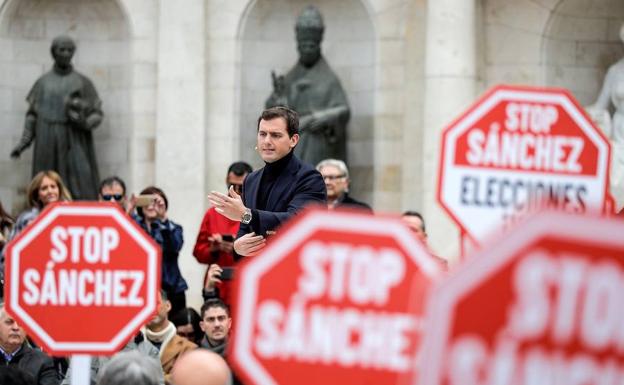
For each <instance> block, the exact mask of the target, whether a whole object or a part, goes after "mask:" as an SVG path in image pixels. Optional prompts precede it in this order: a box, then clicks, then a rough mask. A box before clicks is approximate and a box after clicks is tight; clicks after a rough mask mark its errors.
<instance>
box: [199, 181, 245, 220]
mask: <svg viewBox="0 0 624 385" xmlns="http://www.w3.org/2000/svg"><path fill="white" fill-rule="evenodd" d="M208 200H209V201H210V204H212V205H213V206H214V207H215V210H217V212H218V213H219V214H221V215H223V216H225V217H227V218H229V219H231V220H233V221H238V222H240V220H241V218H242V217H243V213H244V212H245V209H246V207H245V205H244V204H243V200H242V199H241V197H240V195H238V194H237V193H236V191H234V188H233V187H230V189H229V190H228V195H225V194H221V193H220V192H218V191H213V192H211V193H210V194H209V195H208Z"/></svg>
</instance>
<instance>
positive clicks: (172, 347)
mask: <svg viewBox="0 0 624 385" xmlns="http://www.w3.org/2000/svg"><path fill="white" fill-rule="evenodd" d="M170 311H171V302H169V299H168V298H167V294H166V293H165V291H164V290H161V291H160V295H159V296H158V310H157V313H156V315H154V317H152V319H151V320H150V321H149V322H148V323H147V325H146V327H145V336H146V337H147V339H148V340H149V342H151V343H152V345H154V346H155V347H156V348H158V350H159V355H160V365H161V366H162V370H163V373H164V374H165V381H166V382H169V381H170V378H169V377H170V375H171V369H172V368H173V365H174V364H175V362H176V360H178V358H180V357H181V356H182V355H183V354H184V353H185V352H187V351H189V350H193V349H196V348H197V345H195V344H194V343H192V342H191V341H189V340H187V339H186V338H183V337H180V336H178V335H177V333H176V327H175V325H174V324H173V323H172V322H171V321H169V319H168V315H169V312H170Z"/></svg>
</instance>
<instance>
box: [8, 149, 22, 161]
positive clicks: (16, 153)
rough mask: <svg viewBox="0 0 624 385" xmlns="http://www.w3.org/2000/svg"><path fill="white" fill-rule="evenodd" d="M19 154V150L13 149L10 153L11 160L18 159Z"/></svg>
mask: <svg viewBox="0 0 624 385" xmlns="http://www.w3.org/2000/svg"><path fill="white" fill-rule="evenodd" d="M21 153H22V151H21V150H20V149H19V148H14V149H13V151H11V159H19V157H20V154H21Z"/></svg>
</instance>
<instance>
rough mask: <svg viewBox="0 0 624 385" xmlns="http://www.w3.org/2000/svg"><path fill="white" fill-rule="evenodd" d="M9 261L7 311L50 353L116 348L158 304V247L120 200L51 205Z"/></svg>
mask: <svg viewBox="0 0 624 385" xmlns="http://www.w3.org/2000/svg"><path fill="white" fill-rule="evenodd" d="M6 259H7V263H6V281H7V282H6V289H5V291H6V292H5V298H6V306H7V311H8V312H9V314H11V315H12V316H13V317H14V318H15V319H16V320H17V321H18V323H19V324H21V325H22V326H23V327H24V329H26V331H27V332H28V334H29V335H30V336H32V337H33V338H34V339H35V341H36V342H37V343H38V344H40V345H41V346H42V347H43V348H44V349H45V350H46V351H47V352H49V353H51V354H55V355H69V354H112V353H114V352H116V351H117V350H119V349H120V348H121V347H122V346H123V345H124V344H125V343H126V342H127V341H128V339H129V338H130V337H131V336H132V335H133V334H134V333H135V332H136V331H137V330H138V329H139V328H140V327H141V326H142V325H143V324H144V323H145V322H146V320H148V318H149V317H150V316H151V315H152V314H153V313H154V311H155V310H156V298H157V297H156V296H157V291H158V288H159V287H160V247H159V246H158V245H157V244H156V243H155V242H153V241H152V240H151V238H149V236H148V235H147V234H145V232H144V231H142V230H141V229H140V228H139V227H138V226H137V225H136V224H135V223H134V222H133V220H132V219H131V218H129V217H128V216H127V215H126V214H125V213H124V212H123V211H121V210H120V209H119V208H118V207H117V206H116V205H114V204H109V203H83V202H80V203H59V204H54V205H51V206H50V207H48V208H46V209H45V210H44V211H43V212H42V213H41V214H40V215H39V217H38V218H37V220H36V221H35V222H33V223H32V224H31V225H30V226H29V227H27V228H26V229H25V230H24V231H23V232H22V233H21V234H20V235H19V237H17V238H16V239H15V240H13V241H12V242H11V243H10V244H9V245H8V248H7V252H6Z"/></svg>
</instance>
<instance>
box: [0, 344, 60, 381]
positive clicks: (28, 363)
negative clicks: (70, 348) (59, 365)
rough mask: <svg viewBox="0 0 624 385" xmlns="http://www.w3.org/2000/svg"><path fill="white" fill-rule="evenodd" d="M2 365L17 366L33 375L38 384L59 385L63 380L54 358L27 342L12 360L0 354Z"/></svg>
mask: <svg viewBox="0 0 624 385" xmlns="http://www.w3.org/2000/svg"><path fill="white" fill-rule="evenodd" d="M2 366H16V367H17V368H19V369H20V370H22V371H24V372H25V373H28V374H29V375H31V376H32V377H33V378H34V379H35V381H36V384H37V385H58V384H59V383H60V382H61V379H60V378H59V375H58V372H57V371H56V368H55V367H54V362H53V361H52V358H51V357H50V356H48V355H47V354H45V353H44V352H42V351H41V350H37V349H33V348H31V347H30V346H28V345H26V344H24V345H22V347H21V349H20V350H19V351H18V352H17V354H15V356H13V358H12V359H11V361H10V362H7V361H6V360H5V358H4V355H2V354H0V367H2Z"/></svg>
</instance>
